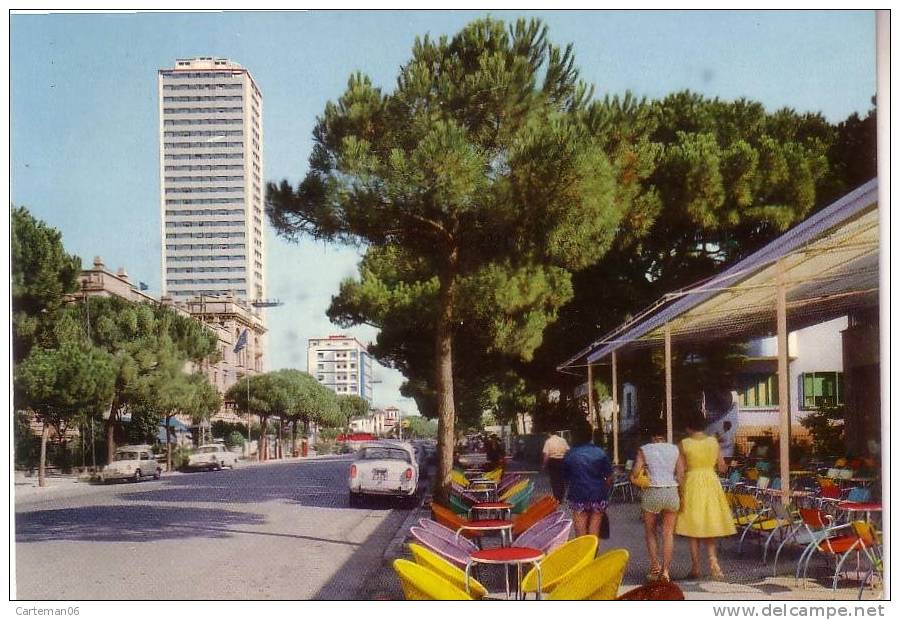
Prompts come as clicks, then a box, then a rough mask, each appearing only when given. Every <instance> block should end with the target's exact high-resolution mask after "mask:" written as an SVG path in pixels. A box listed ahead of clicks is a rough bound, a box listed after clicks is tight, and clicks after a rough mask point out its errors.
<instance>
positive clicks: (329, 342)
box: [306, 335, 373, 403]
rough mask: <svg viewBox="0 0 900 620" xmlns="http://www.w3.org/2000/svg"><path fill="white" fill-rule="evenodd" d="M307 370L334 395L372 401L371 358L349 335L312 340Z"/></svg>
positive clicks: (363, 346)
mask: <svg viewBox="0 0 900 620" xmlns="http://www.w3.org/2000/svg"><path fill="white" fill-rule="evenodd" d="M306 360H307V361H306V369H307V372H308V373H309V374H311V375H312V376H313V377H315V378H316V379H317V380H318V381H319V383H321V384H322V385H324V386H325V387H327V388H329V389H330V390H333V391H334V392H335V393H337V394H355V395H356V396H362V397H363V398H365V399H366V400H367V401H369V402H370V403H371V402H372V383H373V380H372V357H371V356H370V355H369V354H368V352H367V351H366V346H365V345H364V344H362V343H361V342H360V341H359V340H357V339H356V338H353V337H352V336H344V335H337V336H328V337H327V338H311V339H310V340H309V345H308V347H307V357H306Z"/></svg>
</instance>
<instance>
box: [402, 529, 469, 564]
mask: <svg viewBox="0 0 900 620" xmlns="http://www.w3.org/2000/svg"><path fill="white" fill-rule="evenodd" d="M409 533H410V534H411V535H412V537H413V538H415V539H416V540H417V541H418V542H419V543H421V544H422V545H423V546H425V547H427V548H428V549H430V550H431V551H434V552H435V553H437V554H438V555H439V556H441V557H443V558H445V559H447V560H448V561H450V562H453V563H454V564H456V565H457V566H460V567H463V566H465V565H466V564H467V563H468V561H469V555H470V551H469V550H468V549H465V548H463V547H461V546H459V545H456V544H454V543H452V542H450V541H449V540H446V539H444V538H441V537H440V536H438V535H437V534H435V533H433V532H429V531H428V530H423V529H422V528H420V527H411V528H409Z"/></svg>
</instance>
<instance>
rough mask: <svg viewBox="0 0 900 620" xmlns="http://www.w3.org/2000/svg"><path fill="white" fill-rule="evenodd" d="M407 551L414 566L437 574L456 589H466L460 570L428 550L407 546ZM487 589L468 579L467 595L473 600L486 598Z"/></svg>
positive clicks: (417, 546) (414, 544) (464, 578)
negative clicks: (414, 563) (413, 561)
mask: <svg viewBox="0 0 900 620" xmlns="http://www.w3.org/2000/svg"><path fill="white" fill-rule="evenodd" d="M409 550H410V552H411V553H412V556H413V559H414V560H415V561H416V564H418V565H419V566H422V567H424V568H427V569H428V570H430V571H431V572H433V573H437V574H438V575H440V576H441V577H443V578H444V579H446V580H447V581H449V582H450V583H452V584H453V585H455V586H456V587H457V588H460V589H462V590H465V589H466V572H465V571H464V570H462V569H461V568H459V567H457V566H455V565H453V564H451V563H450V562H448V561H447V560H445V559H444V558H442V557H441V556H439V555H438V554H436V553H434V552H433V551H431V550H430V549H428V548H426V547H423V546H422V545H417V544H416V543H410V544H409ZM487 593H488V591H487V588H485V587H484V586H483V585H482V584H481V583H479V582H478V581H477V580H475V579H471V578H470V579H469V595H470V596H471V597H472V598H474V599H482V598H484V597H485V596H487Z"/></svg>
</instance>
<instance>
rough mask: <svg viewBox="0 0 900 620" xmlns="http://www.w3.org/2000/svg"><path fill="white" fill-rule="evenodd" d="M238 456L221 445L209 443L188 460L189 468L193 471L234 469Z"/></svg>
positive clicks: (195, 451) (198, 449)
mask: <svg viewBox="0 0 900 620" xmlns="http://www.w3.org/2000/svg"><path fill="white" fill-rule="evenodd" d="M237 460H238V454H237V453H235V452H231V451H230V450H228V449H227V448H226V447H225V446H224V445H222V444H220V443H209V444H206V445H203V446H200V447H199V448H197V449H196V450H194V452H193V454H191V456H190V457H189V458H188V464H187V466H188V467H189V468H191V469H215V470H219V469H223V468H225V467H229V468H231V469H234V464H235V463H236V462H237Z"/></svg>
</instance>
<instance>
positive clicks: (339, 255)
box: [10, 11, 875, 413]
mask: <svg viewBox="0 0 900 620" xmlns="http://www.w3.org/2000/svg"><path fill="white" fill-rule="evenodd" d="M492 14H493V15H494V16H496V17H500V18H504V19H508V20H510V19H515V18H516V17H519V16H524V17H532V16H537V17H541V18H543V19H544V20H545V21H546V23H547V24H548V25H549V27H550V37H551V39H552V40H553V41H554V42H556V43H568V42H572V43H574V45H575V56H576V61H577V64H578V66H579V67H580V68H581V71H582V76H583V77H584V78H585V79H586V80H587V81H589V82H591V83H593V84H594V85H595V86H596V92H597V94H598V95H599V96H603V95H604V94H607V93H610V94H617V93H618V94H621V93H623V92H625V91H626V90H631V91H633V92H634V93H635V94H637V95H640V96H647V97H651V98H654V97H661V96H664V95H666V94H668V93H670V92H672V91H675V90H682V89H691V90H695V91H698V92H701V93H703V94H705V95H708V96H718V97H721V98H724V99H734V98H737V97H748V98H751V99H755V100H758V101H761V102H762V103H763V104H764V105H765V106H766V107H767V108H768V109H771V110H774V109H777V108H780V107H784V106H789V107H792V108H795V109H797V110H800V111H811V112H821V113H823V114H824V115H825V116H826V117H827V118H828V119H829V120H831V121H839V120H841V119H843V118H845V117H846V116H848V115H849V114H851V113H853V112H859V113H865V112H866V111H867V110H868V109H869V107H870V99H871V97H872V96H873V95H874V94H875V16H874V13H873V12H871V11H857V12H839V11H821V12H816V11H799V12H778V13H774V12H731V11H710V12H702V11H683V12H681V11H679V12H662V11H660V12H624V11H613V12H601V11H597V12H580V11H567V12H552V11H551V12H546V11H543V12H542V11H493V12H492ZM483 15H486V13H485V12H477V11H423V12H402V11H384V12H364V11H357V12H323V11H313V12H305V13H304V12H295V13H282V12H277V13H237V12H230V13H181V14H171V13H164V14H160V13H154V14H113V15H102V14H60V15H13V16H12V18H11V26H10V38H11V43H10V48H11V49H10V53H11V59H10V73H11V75H10V80H11V82H10V88H11V97H10V105H11V162H10V169H11V170H10V171H11V187H12V190H11V194H12V202H13V203H14V204H16V205H25V206H27V207H28V208H29V209H31V210H32V212H33V213H34V214H35V215H36V216H38V217H40V218H42V219H44V220H46V221H47V222H49V223H50V224H51V225H53V226H55V227H57V228H59V229H60V230H61V231H62V233H63V239H64V242H65V244H66V247H67V248H68V249H69V251H71V252H75V253H77V254H79V255H80V256H81V257H82V260H83V262H84V263H85V264H89V263H90V261H91V259H92V257H93V256H94V255H100V256H102V257H103V258H104V260H105V262H106V264H107V266H108V267H111V268H113V269H115V268H117V267H120V266H122V267H125V268H127V270H128V272H129V274H131V276H132V277H133V278H135V279H139V280H143V281H144V282H146V283H148V284H149V285H150V290H151V292H153V293H154V294H158V293H159V289H160V215H159V172H158V171H159V168H158V166H159V160H158V157H159V153H158V130H159V127H158V122H159V121H158V109H157V105H158V102H157V92H156V88H157V87H156V70H157V69H158V68H162V67H171V66H172V65H173V64H174V61H175V59H176V58H186V57H194V56H221V57H226V58H230V59H232V60H234V61H236V62H239V63H240V64H242V65H243V66H245V67H247V68H248V69H249V70H250V72H251V73H252V74H253V76H254V78H255V79H256V82H257V84H258V85H259V86H260V89H261V90H262V93H263V97H264V112H263V120H264V148H265V176H266V179H267V180H281V179H283V178H288V179H290V180H291V181H292V182H296V181H297V180H299V179H300V178H302V177H303V175H304V174H305V172H306V161H307V157H308V155H309V151H310V149H311V146H312V141H311V133H312V129H313V125H314V123H315V119H316V116H317V115H318V114H319V113H321V111H322V110H323V108H324V106H325V103H326V102H327V101H328V100H331V99H335V98H337V97H338V96H339V95H340V94H341V92H342V91H343V88H344V86H345V85H346V81H347V78H348V76H349V75H350V74H351V73H352V72H354V71H363V72H365V73H367V74H368V75H369V76H371V78H372V79H373V81H374V82H375V83H376V84H378V85H380V86H382V87H384V88H386V89H390V88H392V87H393V84H394V80H395V77H396V74H397V69H398V67H399V66H400V65H401V64H403V63H404V62H405V61H406V60H407V59H408V58H409V51H410V48H411V46H412V42H413V40H414V38H415V37H416V36H417V35H422V34H425V33H430V34H432V35H439V34H453V33H454V32H456V31H458V30H459V29H460V28H461V27H462V26H463V25H465V24H466V23H467V22H469V21H470V20H472V19H473V18H476V17H480V16H483ZM267 243H268V267H267V271H268V273H267V278H268V292H269V296H270V297H277V298H279V299H281V300H282V301H284V302H285V305H284V306H283V307H282V308H279V309H275V310H272V311H270V312H269V326H270V339H269V343H270V344H269V346H270V351H269V367H270V368H273V369H274V368H282V367H295V368H300V369H301V370H305V369H306V341H307V339H308V338H311V337H316V336H323V335H327V334H328V333H338V332H342V331H346V332H347V333H352V334H354V335H356V336H357V337H359V338H360V339H361V340H363V341H364V342H367V341H369V340H372V339H374V336H375V332H374V330H372V329H370V328H366V327H360V328H353V329H350V330H340V329H339V328H337V327H336V326H333V325H331V324H330V323H329V322H328V319H327V318H326V316H325V309H326V308H327V307H328V304H329V302H330V299H331V296H332V295H333V294H334V293H335V292H336V291H337V289H338V284H339V282H340V280H341V279H343V278H345V277H350V276H353V275H354V274H355V273H356V269H355V267H356V263H357V261H358V259H359V253H358V251H357V250H355V249H353V248H347V247H337V246H328V245H324V244H322V243H314V242H312V241H310V240H305V241H303V242H302V243H300V244H290V243H287V242H285V241H283V240H281V239H280V238H278V237H276V236H275V234H274V232H273V231H272V230H271V228H269V229H268V230H267ZM376 375H377V377H378V378H379V379H380V380H381V381H382V383H380V384H377V385H376V386H375V388H376V389H375V402H376V404H377V405H382V406H384V405H389V404H396V405H398V406H399V407H400V408H401V409H403V410H405V411H407V412H408V413H414V412H415V411H416V408H415V404H414V403H413V402H412V401H410V400H406V399H403V398H402V397H400V395H399V391H398V388H399V385H400V383H401V382H402V377H400V375H399V373H397V372H395V371H392V370H388V369H381V370H379V371H378V372H377V373H376Z"/></svg>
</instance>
